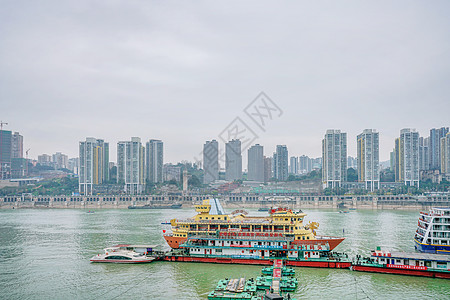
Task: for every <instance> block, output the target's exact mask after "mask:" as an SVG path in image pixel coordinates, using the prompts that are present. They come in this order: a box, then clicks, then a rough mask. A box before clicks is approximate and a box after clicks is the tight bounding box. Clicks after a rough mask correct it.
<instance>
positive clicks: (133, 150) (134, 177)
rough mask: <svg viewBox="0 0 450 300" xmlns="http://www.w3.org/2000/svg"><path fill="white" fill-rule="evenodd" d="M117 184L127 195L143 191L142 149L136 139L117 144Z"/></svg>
mask: <svg viewBox="0 0 450 300" xmlns="http://www.w3.org/2000/svg"><path fill="white" fill-rule="evenodd" d="M117 183H118V184H123V185H124V190H125V192H126V193H129V194H133V195H134V194H140V193H142V192H143V190H144V147H143V146H142V144H141V139H140V138H138V137H132V138H131V141H123V142H118V143H117Z"/></svg>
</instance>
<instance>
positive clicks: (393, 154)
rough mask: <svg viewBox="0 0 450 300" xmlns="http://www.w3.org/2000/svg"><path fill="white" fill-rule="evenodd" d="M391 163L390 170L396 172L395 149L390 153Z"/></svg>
mask: <svg viewBox="0 0 450 300" xmlns="http://www.w3.org/2000/svg"><path fill="white" fill-rule="evenodd" d="M389 163H390V168H389V169H390V170H391V171H392V172H394V171H395V148H394V150H393V151H391V152H390V153H389Z"/></svg>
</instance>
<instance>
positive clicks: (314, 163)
mask: <svg viewBox="0 0 450 300" xmlns="http://www.w3.org/2000/svg"><path fill="white" fill-rule="evenodd" d="M311 168H312V170H320V169H322V157H317V158H311Z"/></svg>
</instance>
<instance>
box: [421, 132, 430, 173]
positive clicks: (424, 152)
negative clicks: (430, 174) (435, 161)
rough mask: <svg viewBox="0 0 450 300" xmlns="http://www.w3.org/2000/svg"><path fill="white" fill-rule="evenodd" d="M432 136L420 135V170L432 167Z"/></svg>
mask: <svg viewBox="0 0 450 300" xmlns="http://www.w3.org/2000/svg"><path fill="white" fill-rule="evenodd" d="M429 145H430V138H429V137H427V138H423V137H419V170H420V171H425V170H429V169H430V147H429Z"/></svg>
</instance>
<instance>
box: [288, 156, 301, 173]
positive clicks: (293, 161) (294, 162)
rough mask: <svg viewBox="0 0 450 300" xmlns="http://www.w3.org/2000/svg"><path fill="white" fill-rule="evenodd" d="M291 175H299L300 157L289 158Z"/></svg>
mask: <svg viewBox="0 0 450 300" xmlns="http://www.w3.org/2000/svg"><path fill="white" fill-rule="evenodd" d="M289 174H294V175H297V174H299V167H298V157H296V156H291V158H289Z"/></svg>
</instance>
